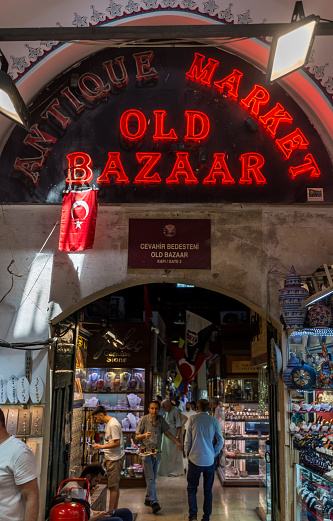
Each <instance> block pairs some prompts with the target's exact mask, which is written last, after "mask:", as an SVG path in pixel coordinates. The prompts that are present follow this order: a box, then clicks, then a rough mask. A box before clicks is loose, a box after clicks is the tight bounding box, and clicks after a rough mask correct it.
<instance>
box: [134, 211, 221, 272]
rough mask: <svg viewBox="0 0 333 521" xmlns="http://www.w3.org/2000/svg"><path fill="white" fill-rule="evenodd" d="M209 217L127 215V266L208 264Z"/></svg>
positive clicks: (205, 266)
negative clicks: (170, 217) (141, 217)
mask: <svg viewBox="0 0 333 521" xmlns="http://www.w3.org/2000/svg"><path fill="white" fill-rule="evenodd" d="M210 264H211V245H210V220H209V219H130V220H129V234H128V268H135V269H140V268H141V269H161V268H163V269H167V268H173V269H175V268H180V269H207V270H210V267H211V265H210Z"/></svg>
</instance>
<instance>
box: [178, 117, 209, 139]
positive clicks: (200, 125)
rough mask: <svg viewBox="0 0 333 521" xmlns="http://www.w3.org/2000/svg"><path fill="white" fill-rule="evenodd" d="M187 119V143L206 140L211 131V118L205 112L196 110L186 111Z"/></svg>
mask: <svg viewBox="0 0 333 521" xmlns="http://www.w3.org/2000/svg"><path fill="white" fill-rule="evenodd" d="M185 116H186V119H187V125H186V136H185V138H184V139H185V140H187V141H202V140H203V139H205V138H206V137H207V136H208V134H209V130H210V122H209V118H208V116H207V115H206V114H204V113H203V112H197V111H196V110H185Z"/></svg>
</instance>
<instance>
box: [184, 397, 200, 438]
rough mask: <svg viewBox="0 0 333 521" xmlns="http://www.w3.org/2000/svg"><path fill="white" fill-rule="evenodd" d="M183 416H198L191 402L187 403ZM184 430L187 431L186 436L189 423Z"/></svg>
mask: <svg viewBox="0 0 333 521" xmlns="http://www.w3.org/2000/svg"><path fill="white" fill-rule="evenodd" d="M183 414H184V416H187V418H189V417H190V416H193V414H197V412H196V411H193V409H192V407H191V403H190V402H186V405H185V411H184V412H183ZM184 429H185V434H186V429H187V422H186V423H185V425H184Z"/></svg>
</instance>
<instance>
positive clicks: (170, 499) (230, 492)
mask: <svg viewBox="0 0 333 521" xmlns="http://www.w3.org/2000/svg"><path fill="white" fill-rule="evenodd" d="M186 486H187V481H186V476H185V475H184V476H179V477H162V476H158V478H157V497H158V499H159V502H160V504H161V507H162V509H161V511H160V512H159V513H158V514H157V515H154V514H153V513H152V511H151V508H150V507H146V506H144V504H143V502H144V497H145V491H144V489H143V488H137V489H135V488H134V489H121V490H120V500H119V507H127V508H130V509H131V510H132V512H133V513H137V514H138V516H137V518H136V521H147V520H152V521H153V520H155V519H156V518H158V517H160V518H163V520H164V521H187V519H188V508H187V490H186ZM197 497H198V521H200V519H201V517H202V504H203V492H202V478H201V480H200V485H199V489H198V496H197ZM258 498H259V488H246V487H243V488H236V487H235V488H234V487H225V488H223V487H222V486H221V483H220V481H219V479H218V477H217V476H215V480H214V487H213V512H212V516H211V518H210V520H211V521H259V517H258V515H257V514H256V511H255V509H256V507H257V506H258V502H259V499H258Z"/></svg>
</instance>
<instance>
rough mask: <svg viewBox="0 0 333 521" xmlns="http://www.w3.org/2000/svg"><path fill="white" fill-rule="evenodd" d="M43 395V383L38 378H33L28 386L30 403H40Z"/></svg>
mask: <svg viewBox="0 0 333 521" xmlns="http://www.w3.org/2000/svg"><path fill="white" fill-rule="evenodd" d="M43 394H44V382H43V380H42V379H41V377H40V376H33V378H32V380H31V384H30V398H31V401H32V403H40V402H41V401H42V398H43Z"/></svg>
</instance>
